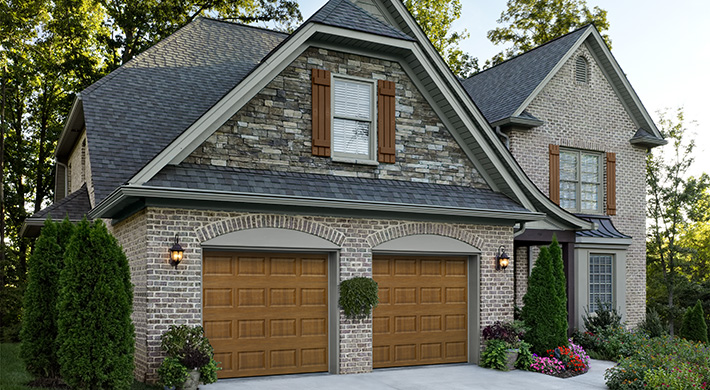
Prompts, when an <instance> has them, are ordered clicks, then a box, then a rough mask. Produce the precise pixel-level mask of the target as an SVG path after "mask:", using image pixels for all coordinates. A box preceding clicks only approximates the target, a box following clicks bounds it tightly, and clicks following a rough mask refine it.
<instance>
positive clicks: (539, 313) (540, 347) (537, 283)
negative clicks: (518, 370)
mask: <svg viewBox="0 0 710 390" xmlns="http://www.w3.org/2000/svg"><path fill="white" fill-rule="evenodd" d="M560 255H561V252H560ZM555 263H556V261H553V260H552V256H551V253H550V248H548V247H546V246H544V247H542V248H540V254H539V255H538V257H537V260H536V261H535V266H534V267H533V269H532V272H531V273H530V279H529V280H528V291H527V292H526V293H525V296H523V304H524V306H523V320H524V321H525V325H527V326H528V327H529V328H530V331H528V332H527V333H526V334H525V341H527V342H529V343H530V344H531V345H532V348H531V350H532V351H533V352H535V353H537V354H543V353H545V351H547V350H548V349H552V348H555V347H559V346H562V345H567V327H566V323H567V317H566V311H567V308H566V307H564V306H563V305H562V301H561V300H560V297H559V295H558V288H559V287H558V283H557V281H556V280H555V277H556V275H557V273H558V272H557V271H556V269H555V268H556V267H555ZM563 313H565V315H564V317H565V321H564V324H562V323H561V321H560V319H561V318H562V315H563Z"/></svg>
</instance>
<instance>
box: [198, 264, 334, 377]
mask: <svg viewBox="0 0 710 390" xmlns="http://www.w3.org/2000/svg"><path fill="white" fill-rule="evenodd" d="M203 270H204V271H203V272H204V274H203V281H202V283H203V295H202V297H203V308H204V311H203V321H204V327H205V333H206V335H207V337H208V338H209V340H210V342H211V343H212V346H213V347H214V350H215V360H216V361H218V362H221V364H220V366H221V367H222V370H220V371H218V377H219V378H233V377H243V376H257V375H275V374H293V373H304V372H318V371H327V370H328V333H327V329H328V301H327V297H328V258H327V255H309V254H277V253H268V254H267V253H235V252H205V255H204V264H203Z"/></svg>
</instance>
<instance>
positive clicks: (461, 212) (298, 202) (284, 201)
mask: <svg viewBox="0 0 710 390" xmlns="http://www.w3.org/2000/svg"><path fill="white" fill-rule="evenodd" d="M127 197H134V198H161V199H180V200H185V199H189V200H197V201H212V202H230V203H250V204H264V205H273V206H283V205H289V206H296V207H316V208H334V209H349V210H368V211H381V212H390V213H393V212H394V213H398V212H399V213H418V214H434V215H450V216H460V217H474V218H489V219H499V220H511V221H538V220H542V219H544V218H545V214H543V213H538V212H530V211H528V212H521V211H507V210H486V209H473V208H462V207H449V206H424V205H417V204H392V203H385V202H372V201H359V200H347V199H327V198H303V197H298V196H290V195H271V194H253V193H240V192H228V191H211V190H195V189H182V188H166V187H148V186H140V187H133V186H123V187H120V188H119V189H118V190H117V191H114V192H113V193H112V194H111V195H110V196H109V198H110V199H109V198H107V199H106V202H103V203H106V204H105V205H104V206H103V207H101V208H100V209H99V208H98V207H97V208H96V209H94V210H92V212H91V214H92V216H93V217H98V216H100V215H101V213H103V212H104V211H107V210H108V209H109V208H110V207H111V206H112V205H115V204H117V203H119V202H120V201H121V200H123V199H125V198H127Z"/></svg>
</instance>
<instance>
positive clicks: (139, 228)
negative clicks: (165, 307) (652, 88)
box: [107, 211, 167, 382]
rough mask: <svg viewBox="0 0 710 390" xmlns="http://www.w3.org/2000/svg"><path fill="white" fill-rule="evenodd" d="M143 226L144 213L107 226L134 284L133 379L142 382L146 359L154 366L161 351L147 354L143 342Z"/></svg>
mask: <svg viewBox="0 0 710 390" xmlns="http://www.w3.org/2000/svg"><path fill="white" fill-rule="evenodd" d="M146 222H147V218H146V213H145V211H140V212H138V213H136V214H134V215H132V216H131V217H129V218H128V219H126V220H124V221H121V222H120V223H118V224H117V225H115V226H111V225H110V221H108V222H107V226H108V227H109V229H110V230H111V233H112V234H113V235H114V236H115V237H116V239H117V240H118V242H119V243H120V244H121V246H123V251H124V252H125V253H126V257H128V265H129V267H130V269H131V282H132V283H133V313H132V314H131V320H132V321H133V326H135V332H136V339H135V340H136V342H135V347H136V351H135V355H134V357H135V359H134V362H135V368H134V376H135V377H136V379H137V380H138V381H141V382H144V381H145V380H146V373H147V372H148V370H149V368H150V367H149V357H152V358H153V359H152V360H150V361H151V362H154V358H155V357H157V356H158V355H159V353H160V351H156V350H155V349H153V350H151V351H149V350H148V344H147V342H146V335H147V334H148V331H149V329H148V318H147V312H148V301H147V296H148V285H147V281H148V273H147V268H148V262H147V253H148V241H147V231H148V226H147V225H146ZM166 253H167V250H166Z"/></svg>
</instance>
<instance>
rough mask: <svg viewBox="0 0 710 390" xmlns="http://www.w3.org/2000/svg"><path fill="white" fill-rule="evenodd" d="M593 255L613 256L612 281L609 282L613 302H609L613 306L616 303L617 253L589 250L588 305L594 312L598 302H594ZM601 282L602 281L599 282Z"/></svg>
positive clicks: (590, 310)
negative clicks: (591, 268)
mask: <svg viewBox="0 0 710 390" xmlns="http://www.w3.org/2000/svg"><path fill="white" fill-rule="evenodd" d="M593 256H599V257H602V256H608V257H610V258H611V282H610V283H609V284H610V285H611V302H609V303H610V304H611V305H612V307H614V306H615V305H616V278H617V275H616V269H615V268H616V255H615V254H614V253H604V252H596V251H594V252H589V256H587V269H588V279H587V305H588V306H587V307H588V308H589V312H590V313H592V312H594V311H595V310H594V309H595V307H594V305H596V302H592V294H593V293H592V278H591V277H592V271H591V270H590V269H589V268H590V267H591V265H592V257H593ZM597 284H600V283H597ZM597 294H602V293H597ZM614 308H615V307H614Z"/></svg>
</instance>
